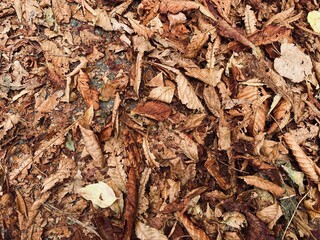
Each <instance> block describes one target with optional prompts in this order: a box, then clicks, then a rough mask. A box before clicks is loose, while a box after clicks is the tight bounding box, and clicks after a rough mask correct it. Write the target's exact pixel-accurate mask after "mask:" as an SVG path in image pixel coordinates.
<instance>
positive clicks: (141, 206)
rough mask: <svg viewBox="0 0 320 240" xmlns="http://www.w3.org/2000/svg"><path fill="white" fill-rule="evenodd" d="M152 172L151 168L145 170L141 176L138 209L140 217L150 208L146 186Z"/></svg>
mask: <svg viewBox="0 0 320 240" xmlns="http://www.w3.org/2000/svg"><path fill="white" fill-rule="evenodd" d="M151 172H152V171H151V168H145V169H144V171H143V172H142V173H141V176H140V180H139V190H138V208H137V214H138V215H141V214H143V213H145V212H146V211H147V209H148V207H149V200H148V198H147V194H146V185H147V183H148V181H149V178H150V174H151Z"/></svg>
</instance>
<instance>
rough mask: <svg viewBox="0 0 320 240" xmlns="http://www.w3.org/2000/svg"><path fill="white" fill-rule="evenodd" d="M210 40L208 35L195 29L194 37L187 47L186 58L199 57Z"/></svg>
mask: <svg viewBox="0 0 320 240" xmlns="http://www.w3.org/2000/svg"><path fill="white" fill-rule="evenodd" d="M208 39H209V34H208V33H202V32H201V31H199V30H197V29H195V32H194V35H193V36H192V38H191V40H190V42H189V44H188V45H187V47H186V49H185V51H184V56H185V57H186V58H195V57H197V56H198V53H199V51H200V50H201V48H202V47H203V46H204V45H205V44H206V42H207V41H208Z"/></svg>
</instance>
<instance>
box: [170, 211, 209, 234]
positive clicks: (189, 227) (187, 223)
mask: <svg viewBox="0 0 320 240" xmlns="http://www.w3.org/2000/svg"><path fill="white" fill-rule="evenodd" d="M175 215H176V217H177V219H178V220H179V221H180V222H181V223H182V224H183V226H184V227H185V228H186V229H187V231H188V233H189V234H190V236H191V237H192V239H193V240H209V239H210V238H209V237H208V235H207V234H206V233H205V232H204V231H203V230H202V229H201V228H198V227H197V226H196V225H195V224H194V223H193V222H192V221H191V220H190V219H189V218H188V217H187V216H186V215H185V214H183V213H181V212H177V213H176V214H175Z"/></svg>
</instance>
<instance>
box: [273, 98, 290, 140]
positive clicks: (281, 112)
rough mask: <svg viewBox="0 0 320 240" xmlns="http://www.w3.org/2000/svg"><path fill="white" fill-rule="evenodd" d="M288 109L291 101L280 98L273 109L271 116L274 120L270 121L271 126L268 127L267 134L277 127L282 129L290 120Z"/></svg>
mask: <svg viewBox="0 0 320 240" xmlns="http://www.w3.org/2000/svg"><path fill="white" fill-rule="evenodd" d="M290 110H291V103H289V102H288V101H286V100H284V99H282V100H281V101H280V103H279V104H278V106H277V107H276V108H275V110H274V113H273V117H274V121H275V122H274V123H272V125H271V127H270V128H269V130H268V133H269V134H271V133H273V132H274V131H276V130H277V129H280V130H282V129H283V128H284V127H285V126H286V125H287V124H288V123H289V122H290V118H291V116H290Z"/></svg>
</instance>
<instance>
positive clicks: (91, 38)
mask: <svg viewBox="0 0 320 240" xmlns="http://www.w3.org/2000/svg"><path fill="white" fill-rule="evenodd" d="M80 39H81V42H82V44H83V45H88V46H91V45H95V44H98V43H100V42H103V40H104V39H103V38H102V37H100V36H97V35H96V34H94V33H93V32H91V31H89V29H84V30H82V31H81V32H80Z"/></svg>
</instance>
